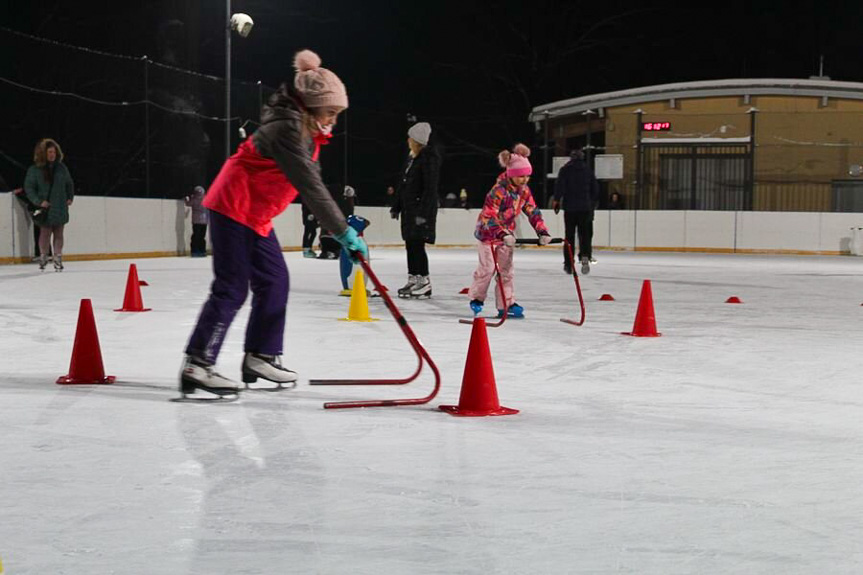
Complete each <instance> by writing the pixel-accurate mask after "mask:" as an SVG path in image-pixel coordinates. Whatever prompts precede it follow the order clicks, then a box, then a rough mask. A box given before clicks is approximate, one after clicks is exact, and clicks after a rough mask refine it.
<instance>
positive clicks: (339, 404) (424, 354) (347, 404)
mask: <svg viewBox="0 0 863 575" xmlns="http://www.w3.org/2000/svg"><path fill="white" fill-rule="evenodd" d="M354 255H355V256H356V258H357V259H358V260H359V262H360V265H361V266H362V267H363V271H364V272H365V273H366V275H367V276H368V277H369V279H371V280H372V283H373V284H374V286H375V289H376V290H377V291H378V293H379V294H381V298H382V299H383V301H384V304H386V306H387V309H389V310H390V313H391V314H392V316H393V318H394V319H395V320H396V323H397V324H399V327H400V328H401V330H402V332H403V333H404V334H405V337H406V338H407V340H408V342H409V343H410V344H411V348H413V350H414V352H416V354H417V359H418V365H417V369H416V371H414V373H413V375H411V376H410V377H406V378H401V379H312V380H309V384H310V385H403V384H406V383H410V382H411V381H413V380H415V379H416V378H417V377H419V374H420V372H421V371H422V367H423V361H425V362H426V363H428V366H429V367H430V368H431V370H432V372H433V373H434V378H435V384H434V389H432V391H431V393H429V394H428V395H427V396H425V397H419V398H416V399H376V400H367V401H334V402H327V403H325V404H324V409H344V408H351V407H390V406H397V405H422V404H424V403H428V402H430V401H431V400H432V399H434V398H435V396H436V395H437V394H438V391H440V383H441V381H440V371H438V368H437V365H435V362H434V360H432V358H431V356H430V355H429V354H428V351H426V349H425V347H423V345H422V344H421V343H420V341H419V339H418V338H417V336H416V335H415V334H414V332H413V330H412V329H411V327H410V326H409V325H408V322H407V320H406V319H405V318H404V316H403V315H402V314H401V312H400V311H399V310H398V308H397V307H396V305H395V303H393V300H392V298H391V297H390V296H389V293H388V292H387V290H386V289H384V287H383V285H382V284H381V282H380V280H379V279H378V277H377V276H376V275H375V273H374V272H373V271H372V269H371V267H370V266H369V264H368V262H366V260H365V259H364V258H363V256H362V254H354Z"/></svg>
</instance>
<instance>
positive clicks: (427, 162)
mask: <svg viewBox="0 0 863 575" xmlns="http://www.w3.org/2000/svg"><path fill="white" fill-rule="evenodd" d="M430 137H431V126H429V125H428V124H427V123H425V122H420V123H418V124H414V125H413V126H411V128H410V130H408V148H409V149H410V154H409V156H408V159H407V162H406V163H405V168H404V170H403V175H402V179H401V182H400V183H399V186H398V189H397V190H396V193H395V195H394V201H393V207H392V208H391V209H390V215H392V217H393V218H395V219H398V218H399V217H401V228H402V239H403V240H404V241H405V249H406V250H407V260H408V282H407V284H405V285H404V287H402V288H400V289H399V290H398V294H399V297H411V298H421V299H427V298H430V297H431V294H432V288H431V280H430V279H429V260H428V254H426V244H433V243H435V224H436V221H437V210H438V181H439V179H440V165H441V156H440V152H439V150H438V149H437V148H436V147H435V146H433V145H429V138H430Z"/></svg>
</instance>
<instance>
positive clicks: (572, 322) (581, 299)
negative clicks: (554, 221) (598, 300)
mask: <svg viewBox="0 0 863 575" xmlns="http://www.w3.org/2000/svg"><path fill="white" fill-rule="evenodd" d="M566 249H567V251H568V252H569V265H570V268H572V278H573V279H574V280H575V292H576V293H577V294H578V304H579V305H580V306H581V319H579V320H578V321H576V320H574V319H566V318H560V321H562V322H563V323H568V324H570V325H575V326H580V325H584V296H582V295H581V284H579V283H578V274H577V273H576V272H575V258H574V257H573V255H572V245H571V244H570V243H569V241H567V242H566Z"/></svg>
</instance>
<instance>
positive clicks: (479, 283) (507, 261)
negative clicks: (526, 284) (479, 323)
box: [467, 242, 515, 309]
mask: <svg viewBox="0 0 863 575" xmlns="http://www.w3.org/2000/svg"><path fill="white" fill-rule="evenodd" d="M491 250H495V255H497V265H498V267H499V268H500V278H501V280H503V292H504V295H505V296H506V304H507V306H510V305H512V303H513V302H514V301H515V297H514V296H513V287H512V277H513V268H512V253H513V249H512V248H511V247H509V246H506V245H503V244H490V243H486V242H479V243H478V244H477V251H478V252H479V265H478V266H477V267H476V271H475V272H473V283H472V284H471V286H470V289H469V290H468V292H467V293H468V296H469V297H470V299H472V300H474V299H478V300H479V301H482V302H484V301H485V298H486V295H487V294H488V287H489V284H491V283H492V280H493V279H494V259H493V256H492V254H491ZM492 289H494V301H495V306H496V307H497V309H503V308H504V302H503V301H502V300H501V297H500V288H498V286H497V282H496V281H495V282H494V286H493V287H492Z"/></svg>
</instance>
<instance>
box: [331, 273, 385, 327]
mask: <svg viewBox="0 0 863 575" xmlns="http://www.w3.org/2000/svg"><path fill="white" fill-rule="evenodd" d="M339 321H378V320H377V318H374V317H371V316H370V315H369V300H368V297H367V296H366V282H365V279H364V278H363V270H357V273H356V275H355V276H354V287H353V290H351V303H350V306H348V317H343V318H341V319H339Z"/></svg>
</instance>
